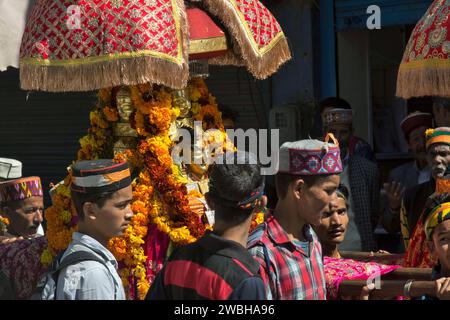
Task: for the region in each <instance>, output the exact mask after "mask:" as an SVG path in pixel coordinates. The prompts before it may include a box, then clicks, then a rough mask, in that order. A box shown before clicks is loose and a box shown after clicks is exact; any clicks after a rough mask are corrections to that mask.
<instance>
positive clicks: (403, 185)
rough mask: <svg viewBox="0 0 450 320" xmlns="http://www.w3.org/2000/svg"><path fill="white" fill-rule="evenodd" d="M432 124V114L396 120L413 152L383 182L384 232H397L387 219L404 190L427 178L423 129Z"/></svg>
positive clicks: (396, 207) (394, 210)
mask: <svg viewBox="0 0 450 320" xmlns="http://www.w3.org/2000/svg"><path fill="white" fill-rule="evenodd" d="M432 126H433V117H432V115H431V114H430V113H423V112H414V113H412V114H410V115H408V116H407V117H406V118H405V119H404V120H403V121H402V122H401V123H400V127H401V129H402V131H403V134H404V135H405V140H406V141H407V142H408V146H409V149H410V150H411V151H412V153H413V154H414V160H413V161H411V162H408V163H405V164H403V165H401V166H399V167H397V168H395V169H393V170H392V171H391V172H390V174H389V182H388V183H385V184H384V190H385V192H386V205H385V209H384V215H383V225H384V227H385V229H386V230H387V231H390V232H392V233H397V232H398V231H399V225H398V222H397V224H394V225H393V224H392V221H391V219H392V217H393V215H392V212H396V211H398V210H399V208H400V205H401V200H402V198H403V194H404V191H405V189H410V188H412V187H414V186H416V185H418V184H422V183H426V182H428V181H429V180H430V178H431V170H430V167H429V165H428V161H427V153H426V148H425V131H426V130H427V129H428V128H431V127H432Z"/></svg>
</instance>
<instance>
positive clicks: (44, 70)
mask: <svg viewBox="0 0 450 320" xmlns="http://www.w3.org/2000/svg"><path fill="white" fill-rule="evenodd" d="M176 3H177V11H178V12H177V15H178V19H177V20H178V21H177V23H179V24H180V26H179V27H180V29H179V30H180V35H179V40H180V41H179V44H178V50H179V51H180V52H181V55H182V59H181V64H180V63H179V62H178V61H176V59H174V58H172V57H170V56H167V55H165V54H161V53H158V52H151V51H144V52H130V53H124V54H116V55H111V56H104V57H91V58H86V59H79V60H78V61H77V60H76V59H74V60H68V61H54V62H53V61H49V60H47V61H42V60H38V59H33V58H24V59H21V60H20V85H21V88H22V89H23V90H42V91H50V92H65V91H92V90H98V89H101V88H108V87H114V86H119V85H137V84H141V83H147V82H151V83H156V84H161V85H165V86H167V87H170V88H173V89H183V88H185V87H186V86H187V81H188V79H189V65H188V45H187V42H188V39H189V34H188V26H187V15H186V8H185V5H184V1H183V0H176Z"/></svg>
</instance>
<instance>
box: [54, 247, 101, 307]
mask: <svg viewBox="0 0 450 320" xmlns="http://www.w3.org/2000/svg"><path fill="white" fill-rule="evenodd" d="M82 261H97V262H99V263H101V264H103V265H104V266H106V264H105V260H103V259H101V258H99V257H98V256H96V255H95V254H93V253H91V252H88V251H76V252H74V253H70V254H68V255H67V256H66V257H64V259H63V260H62V261H61V259H58V263H59V264H58V266H56V268H55V269H54V271H53V277H54V279H55V294H54V299H55V300H56V292H57V288H58V278H59V273H60V272H61V270H62V269H64V268H67V267H69V266H71V265H74V264H77V263H79V262H82Z"/></svg>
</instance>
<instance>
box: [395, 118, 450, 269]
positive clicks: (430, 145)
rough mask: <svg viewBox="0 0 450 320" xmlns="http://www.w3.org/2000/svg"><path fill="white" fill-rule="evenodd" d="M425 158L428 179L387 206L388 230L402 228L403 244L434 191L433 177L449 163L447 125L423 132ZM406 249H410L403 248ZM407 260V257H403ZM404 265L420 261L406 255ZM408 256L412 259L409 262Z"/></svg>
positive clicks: (415, 264)
mask: <svg viewBox="0 0 450 320" xmlns="http://www.w3.org/2000/svg"><path fill="white" fill-rule="evenodd" d="M425 138H426V150H427V159H428V163H429V165H430V169H431V179H430V180H429V181H428V182H424V183H421V184H418V185H416V186H414V187H412V188H410V189H407V190H406V191H405V195H404V197H403V202H402V206H401V207H400V208H398V209H397V210H390V215H391V217H390V220H391V222H390V224H391V227H390V229H391V231H394V229H395V228H396V230H397V231H398V230H400V229H401V231H402V235H403V239H404V243H405V248H408V247H409V246H410V238H411V237H412V235H413V234H414V233H415V229H416V225H417V223H418V221H419V217H420V216H421V215H422V212H423V210H424V208H425V207H426V203H427V200H428V198H429V197H430V196H431V195H432V194H433V193H434V192H435V188H436V179H438V178H442V177H443V176H444V174H445V172H446V170H447V167H448V166H449V165H450V128H449V127H440V128H436V129H429V130H427V132H426V137H425ZM407 251H410V250H407ZM407 260H408V259H407ZM409 260H410V262H409V263H407V264H408V266H411V267H418V266H422V261H418V260H417V259H409ZM412 260H415V262H413V261H412Z"/></svg>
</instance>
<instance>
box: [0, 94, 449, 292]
mask: <svg viewBox="0 0 450 320" xmlns="http://www.w3.org/2000/svg"><path fill="white" fill-rule="evenodd" d="M449 110H450V104H449V102H448V100H445V99H436V100H435V103H434V108H433V113H434V117H433V115H432V114H431V113H423V112H418V113H413V114H410V115H408V116H407V117H406V118H405V119H404V120H403V121H402V123H401V129H402V131H403V133H404V136H405V139H406V141H407V142H408V145H409V147H410V150H411V152H412V153H413V154H414V160H413V161H411V162H410V163H406V164H404V165H402V166H400V167H398V168H396V169H394V170H393V171H392V172H391V173H390V175H389V181H388V182H387V183H385V184H384V186H383V190H381V188H380V174H379V169H378V167H377V164H376V159H375V156H374V153H373V151H372V149H371V147H370V145H369V144H368V143H367V142H365V141H364V140H362V139H360V138H358V137H356V136H355V135H354V134H353V125H352V121H353V120H352V109H351V107H350V105H349V104H348V102H346V101H345V100H343V99H339V98H329V99H326V100H324V101H322V102H321V104H320V112H321V118H322V123H323V133H324V135H323V139H320V140H319V139H317V140H316V139H307V140H300V141H294V142H286V143H284V144H283V145H282V146H281V148H280V151H279V169H278V173H277V174H276V175H275V177H274V179H275V188H276V199H277V201H276V205H275V206H274V208H272V209H271V210H269V211H268V212H267V214H266V217H265V221H264V223H262V224H260V225H259V226H257V227H256V229H255V230H253V231H252V232H251V233H250V234H249V230H250V225H251V222H252V219H253V216H254V214H255V213H256V212H260V211H262V210H265V208H266V206H267V201H268V199H267V197H266V195H265V191H266V190H267V186H266V185H265V177H264V176H263V175H261V168H260V166H259V165H257V164H250V163H252V162H251V161H250V159H252V158H253V157H254V155H252V154H250V153H247V152H245V151H237V152H236V153H234V154H233V155H232V159H229V161H226V162H225V163H231V164H216V165H214V166H212V168H211V171H210V174H209V177H210V185H209V192H208V193H207V194H206V201H207V203H208V205H209V207H210V208H212V210H214V212H215V225H214V230H213V231H207V232H206V233H205V235H204V236H203V237H202V238H200V239H199V240H198V241H196V242H195V243H192V244H189V245H186V246H182V247H179V248H176V249H175V250H174V251H173V252H172V254H171V255H170V256H169V257H168V258H167V261H166V263H165V265H164V267H163V269H162V270H161V271H160V272H159V273H158V275H157V277H156V279H155V280H154V281H153V283H152V286H151V288H150V290H149V292H148V294H147V299H232V300H241V299H247V300H264V299H276V300H286V299H292V300H304V299H308V300H322V299H325V298H326V295H327V293H326V283H325V277H324V265H323V257H324V255H328V256H331V257H334V258H340V254H339V251H341V250H342V251H375V250H377V244H376V241H375V238H374V230H375V228H376V227H377V225H378V224H379V223H380V222H381V223H382V224H383V226H384V227H385V229H386V230H387V231H388V232H390V233H399V232H401V233H402V235H403V239H404V250H405V251H406V255H405V266H408V267H424V266H426V267H432V268H434V272H433V276H432V279H433V280H436V294H435V296H436V297H437V298H439V299H450V199H449V196H448V194H447V193H445V192H444V193H439V194H438V193H436V192H435V191H436V185H439V181H442V180H443V179H445V177H446V174H447V173H448V172H449V171H450V170H448V168H449V165H450V111H449ZM433 127H436V128H434V129H433ZM240 160H245V161H240ZM243 162H244V163H245V164H238V163H243ZM20 166H21V164H20V163H18V162H14V161H13V160H11V159H0V175H1V177H2V178H3V180H4V181H2V182H0V204H1V209H0V210H1V216H2V217H4V218H8V220H9V223H8V225H7V229H6V230H5V231H4V233H3V236H2V238H1V241H2V243H3V244H8V243H11V242H14V241H20V240H21V239H23V238H32V237H37V236H40V235H42V231H40V228H41V224H42V222H43V209H44V205H43V189H42V186H41V183H40V179H39V178H38V177H21V169H20V168H21V167H20ZM444 182H445V181H444ZM449 192H450V189H449ZM380 194H381V195H383V196H382V197H381V199H380ZM71 198H72V201H73V204H74V207H75V209H76V211H77V214H78V216H79V218H80V220H79V224H78V231H77V232H75V233H74V234H73V241H72V243H71V244H70V245H69V247H68V248H67V250H66V251H65V252H64V253H63V255H62V256H61V257H58V263H59V266H58V267H56V268H57V271H58V272H57V277H56V280H55V282H56V283H55V292H54V294H53V295H52V294H50V295H47V296H46V297H47V298H49V297H50V298H55V299H60V300H85V299H107V300H121V299H125V292H124V288H123V286H122V282H121V279H120V277H119V275H118V272H117V269H118V264H117V261H116V259H115V257H114V256H113V255H112V254H111V252H110V251H109V250H108V249H107V243H108V241H109V240H110V239H111V238H113V237H116V236H120V235H122V234H123V233H124V231H125V229H126V228H127V226H128V224H129V223H130V220H131V218H132V216H133V212H132V210H131V207H130V204H131V201H132V190H131V174H130V169H129V167H128V164H127V163H119V164H117V163H114V162H113V161H112V160H108V159H103V160H93V161H80V162H77V163H75V164H74V165H73V166H72V184H71ZM266 211H267V210H266ZM74 268H75V269H76V270H81V271H79V272H78V273H77V279H78V283H77V285H75V286H74V285H73V283H72V281H71V277H72V273H73V272H72V271H73V270H74ZM53 271H55V270H53ZM0 276H1V273H0ZM0 280H1V279H0ZM430 280H431V279H430ZM364 290H365V292H366V291H367V295H369V294H370V292H369V291H370V288H364ZM40 294H41V297H42V295H44V293H42V292H41V293H40ZM362 296H363V295H362Z"/></svg>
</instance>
